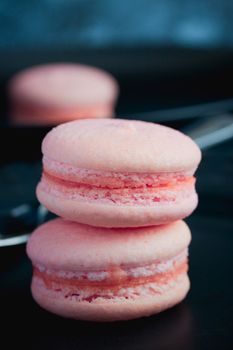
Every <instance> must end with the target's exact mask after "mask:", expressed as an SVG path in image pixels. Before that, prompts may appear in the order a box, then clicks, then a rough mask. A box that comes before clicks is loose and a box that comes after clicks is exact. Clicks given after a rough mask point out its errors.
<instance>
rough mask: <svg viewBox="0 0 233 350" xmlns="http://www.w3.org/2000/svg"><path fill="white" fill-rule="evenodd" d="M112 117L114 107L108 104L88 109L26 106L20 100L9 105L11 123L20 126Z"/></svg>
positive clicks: (37, 105) (26, 104) (38, 105)
mask: <svg viewBox="0 0 233 350" xmlns="http://www.w3.org/2000/svg"><path fill="white" fill-rule="evenodd" d="M113 116H114V106H112V105H110V104H106V105H93V106H91V107H89V108H88V107H82V106H81V107H63V108H61V107H59V106H52V107H51V106H50V107H48V106H45V105H40V104H33V105H28V103H27V102H26V103H25V104H24V103H23V101H22V100H21V101H20V102H18V101H14V102H13V103H12V104H11V117H12V118H11V119H12V120H11V122H12V124H20V125H31V126H33V125H58V124H61V123H64V122H66V121H70V120H76V119H85V118H111V117H113Z"/></svg>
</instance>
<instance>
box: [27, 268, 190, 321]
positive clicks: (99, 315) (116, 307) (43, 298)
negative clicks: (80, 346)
mask: <svg viewBox="0 0 233 350" xmlns="http://www.w3.org/2000/svg"><path fill="white" fill-rule="evenodd" d="M31 288H32V295H33V297H34V299H35V300H36V301H37V303H38V304H39V305H40V306H41V307H43V308H44V309H46V310H48V311H50V312H53V313H55V314H57V315H60V316H63V317H67V318H73V319H76V320H86V321H97V322H103V321H105V322H112V321H118V320H129V319H134V318H139V317H144V316H150V315H153V314H156V313H159V312H161V311H163V310H165V309H168V308H171V307H172V306H174V305H176V304H178V303H180V302H181V301H182V300H183V299H184V298H185V296H186V294H187V293H188V290H189V288H190V282H189V279H188V276H187V275H186V274H185V275H184V276H183V277H182V279H181V280H180V281H179V283H177V284H176V285H175V286H174V288H172V289H170V290H169V291H167V292H166V293H163V294H158V295H155V296H146V297H139V298H138V299H137V300H133V301H129V300H126V301H122V302H115V303H114V302H109V301H108V302H106V303H104V302H102V303H88V302H76V301H75V300H72V299H68V298H67V299H66V298H64V297H63V296H62V294H59V293H57V292H54V291H52V290H48V289H46V288H45V287H44V286H43V285H42V284H40V283H38V282H37V280H36V279H34V278H33V281H32V287H31Z"/></svg>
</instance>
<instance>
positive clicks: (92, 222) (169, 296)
mask: <svg viewBox="0 0 233 350" xmlns="http://www.w3.org/2000/svg"><path fill="white" fill-rule="evenodd" d="M42 152H43V174H42V178H41V181H40V183H39V185H38V187H37V196H38V199H39V200H40V202H41V203H42V204H43V205H45V206H46V207H47V208H48V209H49V210H50V211H51V212H53V213H55V214H57V215H59V216H61V217H62V218H63V219H55V220H52V221H50V222H48V223H46V224H44V225H42V226H40V227H39V228H37V229H36V230H35V232H34V233H33V234H32V236H31V238H30V240H29V242H28V245H27V252H28V255H29V257H30V258H31V260H32V263H33V280H32V294H33V297H34V298H35V300H36V301H37V302H38V303H39V304H40V305H41V306H42V307H44V308H45V309H47V310H49V311H51V312H54V313H56V314H59V315H61V316H65V317H71V318H74V319H83V320H94V321H114V320H126V319H132V318H137V317H142V316H148V315H151V314H154V313H157V312H160V311H162V310H165V309H167V308H169V307H171V306H173V305H175V304H177V303H179V302H180V301H181V300H183V298H184V297H185V296H186V294H187V292H188V290H189V279H188V275H187V270H188V246H189V243H190V240H191V235H190V231H189V228H188V227H187V225H186V224H185V223H184V222H183V221H182V220H181V219H183V218H185V217H187V216H188V215H190V214H191V212H192V211H193V210H194V209H195V207H196V205H197V194H196V192H195V178H194V173H195V170H196V168H197V166H198V164H199V162H200V159H201V153H200V150H199V148H198V147H197V146H196V144H195V143H194V142H193V141H192V140H191V139H190V138H189V137H187V136H185V135H184V134H182V133H180V132H179V131H176V130H173V129H171V128H168V127H165V126H161V125H158V124H152V123H145V122H141V121H127V120H120V119H115V120H113V119H99V120H80V121H74V122H69V123H66V124H62V125H60V126H58V127H56V128H54V129H52V131H50V132H49V133H48V134H47V136H46V137H45V139H44V141H43V144H42ZM69 220H70V221H69Z"/></svg>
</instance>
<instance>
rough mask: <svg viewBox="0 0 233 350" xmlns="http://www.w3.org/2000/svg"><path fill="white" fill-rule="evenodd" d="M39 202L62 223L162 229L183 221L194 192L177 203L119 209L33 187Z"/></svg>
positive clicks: (190, 208) (193, 203) (193, 202)
mask: <svg viewBox="0 0 233 350" xmlns="http://www.w3.org/2000/svg"><path fill="white" fill-rule="evenodd" d="M37 197H38V199H39V201H40V202H41V203H42V204H43V205H44V206H45V207H46V208H47V209H48V210H50V211H51V212H53V213H55V214H56V215H58V216H61V217H63V218H65V219H69V220H72V221H76V222H79V223H82V224H88V225H92V226H98V227H116V228H117V227H143V226H151V225H162V224H166V223H170V222H173V221H176V220H178V219H183V218H185V217H187V216H188V215H190V214H191V213H192V212H193V210H194V209H195V208H196V206H197V203H198V197H197V194H196V192H195V191H193V192H192V194H191V195H190V196H188V197H184V199H183V200H182V201H181V202H176V201H174V202H164V203H160V202H157V203H154V205H148V206H144V205H137V204H135V205H125V204H124V205H119V204H114V203H112V204H108V203H101V202H99V201H97V200H84V199H82V198H80V200H77V199H76V200H74V199H69V198H68V199H66V198H61V197H57V196H54V195H53V194H50V193H48V192H45V191H44V190H43V188H42V187H41V183H40V184H39V185H38V187H37Z"/></svg>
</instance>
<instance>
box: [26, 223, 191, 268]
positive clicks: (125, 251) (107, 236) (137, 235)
mask: <svg viewBox="0 0 233 350" xmlns="http://www.w3.org/2000/svg"><path fill="white" fill-rule="evenodd" d="M190 240H191V234H190V231H189V228H188V226H187V225H186V224H185V222H183V221H176V222H174V223H171V224H169V225H163V226H153V227H146V228H135V229H130V228H125V229H116V228H114V229H104V228H97V227H92V226H88V225H82V224H77V223H74V222H70V221H66V220H62V219H55V220H52V221H50V222H48V223H46V224H43V225H41V226H40V227H38V228H37V229H36V230H35V231H34V233H33V234H32V236H31V237H30V239H29V241H28V244H27V254H28V256H29V257H30V259H31V260H32V262H33V264H39V265H42V266H44V267H46V268H51V269H55V270H65V271H80V270H81V271H82V270H101V269H106V268H108V267H109V266H110V267H111V266H118V265H121V264H123V265H134V266H138V265H140V264H144V263H151V262H153V261H155V260H159V261H160V260H163V259H168V258H171V257H174V256H175V255H177V254H179V253H180V252H181V251H183V250H184V249H186V248H187V247H188V245H189V243H190Z"/></svg>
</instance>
